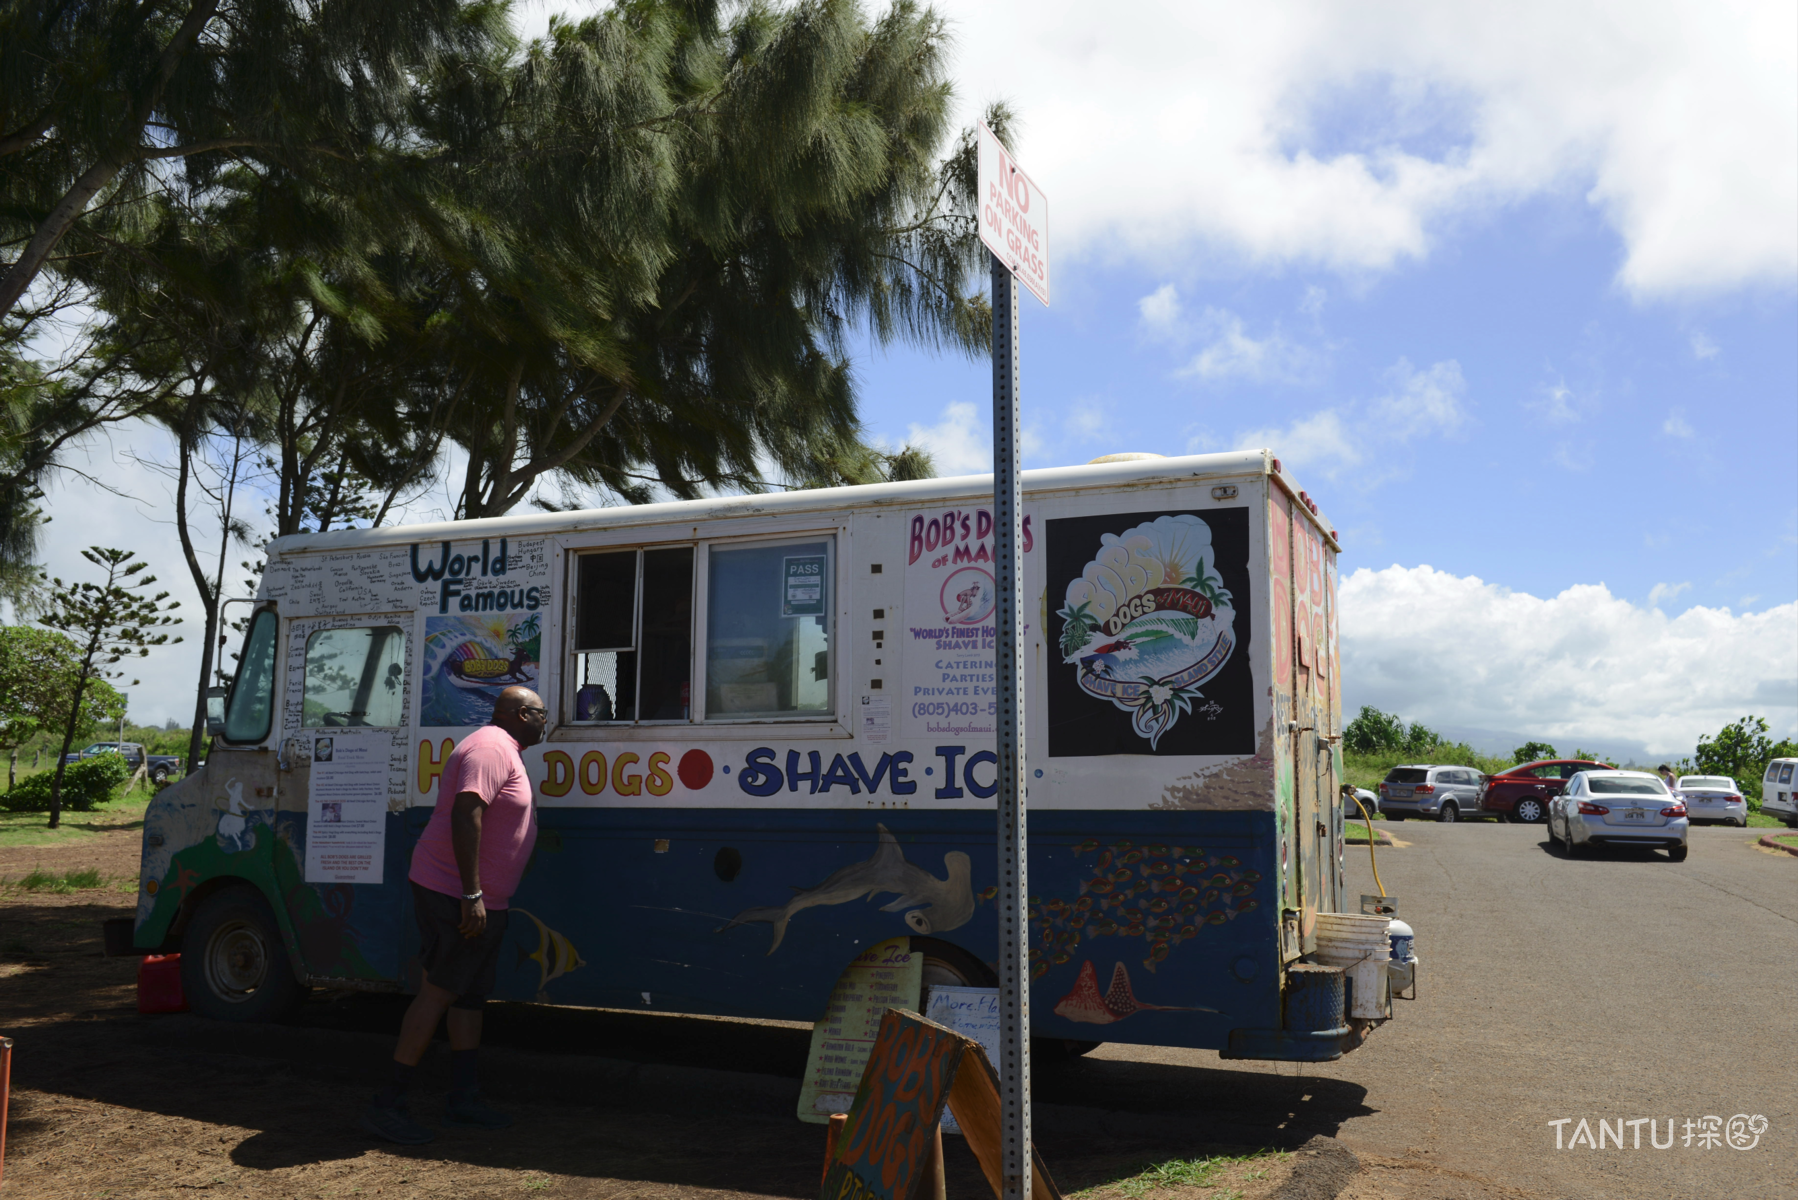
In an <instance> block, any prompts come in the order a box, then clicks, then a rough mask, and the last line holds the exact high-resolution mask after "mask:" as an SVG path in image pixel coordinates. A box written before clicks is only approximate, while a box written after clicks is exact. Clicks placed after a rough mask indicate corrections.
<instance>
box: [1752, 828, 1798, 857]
mask: <svg viewBox="0 0 1798 1200" xmlns="http://www.w3.org/2000/svg"><path fill="white" fill-rule="evenodd" d="M1775 836H1777V835H1775V834H1771V833H1769V834H1767V835H1766V836H1765V837H1763V838H1761V845H1763V846H1770V847H1772V848H1773V849H1775V850H1784V851H1785V852H1786V853H1787V854H1798V846H1788V845H1786V844H1785V843H1784V842H1776V841H1774V840H1773V839H1774V837H1775Z"/></svg>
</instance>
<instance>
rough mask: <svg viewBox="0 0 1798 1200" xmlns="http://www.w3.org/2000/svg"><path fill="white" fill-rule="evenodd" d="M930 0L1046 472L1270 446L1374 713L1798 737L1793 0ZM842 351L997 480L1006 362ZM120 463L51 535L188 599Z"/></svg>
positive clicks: (1603, 746)
mask: <svg viewBox="0 0 1798 1200" xmlns="http://www.w3.org/2000/svg"><path fill="white" fill-rule="evenodd" d="M594 7H595V5H593V4H587V3H580V2H561V3H528V4H522V5H520V6H519V7H518V8H517V9H516V13H517V17H518V20H519V23H520V26H521V28H522V29H523V30H524V31H525V32H526V33H527V34H533V35H534V34H540V33H542V32H543V31H544V30H545V29H546V28H547V25H548V22H549V20H550V18H551V15H552V14H553V13H558V12H560V13H567V14H571V15H580V14H581V13H583V12H586V11H591V9H592V8H594ZM937 7H938V8H939V10H941V11H942V12H943V13H944V14H945V15H946V16H947V17H948V18H949V20H950V22H951V30H952V37H953V46H952V50H951V54H950V61H951V73H952V76H953V78H954V80H955V84H956V89H957V96H958V105H959V108H958V111H957V113H956V118H955V119H956V124H957V125H958V126H960V125H965V124H966V123H968V122H969V121H971V120H972V119H973V118H974V117H975V116H976V115H977V114H978V113H979V112H980V111H981V109H982V108H983V107H984V106H985V104H987V103H988V102H990V101H992V100H996V99H1004V100H1007V101H1009V102H1010V103H1012V104H1013V105H1014V107H1015V108H1016V110H1017V111H1018V113H1019V114H1020V116H1021V118H1022V132H1021V136H1020V139H1019V142H1018V145H1017V147H1016V148H1017V151H1018V157H1019V161H1020V162H1021V164H1022V165H1023V166H1024V167H1025V169H1026V170H1028V171H1029V172H1030V174H1031V176H1032V177H1033V178H1034V179H1035V180H1036V181H1037V182H1038V183H1039V184H1040V185H1041V186H1042V188H1043V189H1044V191H1045V192H1046V193H1047V195H1048V198H1049V202H1050V218H1049V228H1050V237H1051V246H1052V254H1053V261H1054V294H1055V304H1054V307H1053V308H1052V309H1048V310H1045V309H1043V308H1041V307H1040V306H1038V305H1037V304H1036V302H1035V301H1034V300H1032V299H1029V298H1026V299H1025V300H1024V302H1023V304H1024V312H1023V338H1024V345H1023V353H1024V365H1023V375H1022V378H1023V384H1024V393H1023V395H1024V405H1025V428H1026V434H1027V438H1028V445H1027V462H1028V465H1031V466H1049V465H1060V464H1066V463H1073V462H1083V461H1085V460H1087V459H1089V458H1091V457H1093V456H1095V455H1098V454H1102V453H1109V452H1113V451H1118V450H1154V451H1159V452H1163V453H1179V452H1184V451H1188V450H1193V451H1199V450H1211V449H1217V450H1222V449H1232V448H1239V447H1247V446H1263V445H1265V446H1270V447H1272V448H1273V449H1274V450H1275V452H1276V453H1277V454H1278V455H1279V456H1280V457H1281V459H1282V460H1283V462H1284V463H1286V464H1287V465H1288V467H1290V468H1291V469H1292V470H1293V472H1294V473H1295V474H1296V475H1297V477H1298V478H1299V480H1300V481H1301V482H1302V483H1303V485H1304V486H1305V487H1306V488H1307V489H1308V490H1310V491H1311V492H1312V494H1313V495H1315V496H1316V497H1318V499H1319V500H1320V502H1321V503H1322V505H1323V507H1324V510H1325V512H1326V513H1327V514H1328V515H1329V516H1330V517H1331V518H1332V520H1333V522H1334V524H1335V526H1336V528H1337V529H1338V530H1339V531H1340V533H1341V535H1342V539H1343V542H1344V547H1345V549H1344V554H1343V558H1342V561H1341V566H1342V570H1343V574H1344V581H1345V582H1344V587H1343V602H1342V625H1343V651H1344V681H1345V690H1346V694H1347V698H1348V700H1349V702H1350V703H1351V705H1354V704H1361V703H1372V704H1377V705H1379V706H1380V707H1382V708H1386V709H1389V710H1395V711H1398V712H1399V713H1401V714H1402V715H1404V716H1406V717H1407V718H1410V719H1421V720H1424V721H1426V722H1428V723H1429V724H1430V725H1432V726H1434V727H1437V728H1440V729H1445V730H1448V731H1450V732H1454V733H1456V734H1458V735H1461V736H1466V737H1468V738H1470V739H1472V740H1474V741H1475V742H1476V744H1479V745H1482V746H1484V747H1487V748H1494V749H1498V748H1508V747H1510V746H1513V745H1516V744H1517V743H1518V742H1519V741H1521V740H1523V739H1525V738H1545V739H1548V740H1550V741H1553V742H1556V743H1557V744H1560V743H1565V744H1564V745H1562V746H1561V748H1562V749H1564V750H1572V749H1573V748H1575V747H1576V746H1580V747H1584V748H1587V749H1594V750H1599V751H1602V752H1605V753H1608V754H1614V755H1618V756H1626V755H1632V754H1633V755H1654V756H1657V757H1659V756H1677V755H1679V754H1689V753H1690V752H1691V749H1692V747H1693V745H1694V744H1695V742H1696V740H1697V738H1698V736H1699V734H1701V733H1705V732H1713V731H1715V730H1716V729H1718V728H1719V727H1720V726H1721V725H1723V724H1724V723H1725V722H1727V721H1730V720H1734V719H1735V718H1737V717H1739V716H1742V715H1744V714H1745V713H1750V712H1753V713H1759V714H1762V715H1764V716H1766V717H1768V718H1769V719H1770V720H1771V721H1772V722H1773V725H1774V729H1775V732H1776V733H1778V734H1783V735H1786V736H1798V7H1795V6H1793V5H1792V4H1790V3H1789V2H1779V0H1771V2H1768V0H1678V2H1672V0H1627V2H1623V0H1584V2H1582V3H1569V2H1567V0H1511V2H1510V3H1507V4H1504V5H1469V4H1460V5H1446V4H1441V3H1439V2H1432V0H1363V2H1361V3H1357V4H1354V5H1331V4H1311V3H1293V2H1281V0H1268V2H1266V3H1262V4H1256V5H1243V4H1240V3H1233V2H1224V0H1189V2H1187V3H1183V4H1180V5H1174V6H1170V5H1163V4H1150V3H1146V2H1137V3H1133V2H1128V0H1119V2H1117V3H1113V4H1111V5H1107V6H1105V7H1104V9H1103V19H1102V20H1100V19H1099V17H1098V16H1097V15H1096V14H1097V13H1098V12H1099V10H1096V9H1095V8H1094V7H1093V6H1092V5H1091V4H1090V2H1089V0H1031V2H1030V3H1025V2H1024V0H979V2H976V0H946V2H944V3H940V4H938V5H937ZM855 365H856V371H857V376H858V379H859V381H860V386H861V395H862V404H863V413H864V418H865V421H866V423H867V425H868V427H869V429H870V431H871V432H873V433H874V434H876V435H878V436H881V437H883V438H885V439H887V440H888V441H889V442H891V443H893V444H898V443H900V442H904V441H918V442H921V443H922V444H924V445H927V446H929V447H930V448H931V449H932V450H933V451H934V452H935V453H936V455H937V458H938V462H939V467H940V468H941V469H942V471H943V472H944V473H945V474H947V473H959V472H964V471H977V470H985V469H987V464H989V463H990V457H989V455H990V437H989V433H988V431H989V429H990V420H989V417H988V412H989V406H990V403H991V384H990V374H989V368H988V367H987V365H986V363H985V362H984V361H980V362H970V361H967V360H963V359H953V358H941V357H933V356H928V355H923V354H919V353H917V352H914V351H911V350H909V349H907V348H905V347H887V348H884V349H876V348H873V347H866V346H864V347H863V348H862V351H861V352H860V353H858V355H857V362H856V364H855ZM130 451H136V452H137V453H139V454H140V455H143V456H145V457H149V458H157V457H159V456H160V457H166V447H163V446H160V445H159V443H158V442H157V435H154V434H149V433H146V432H144V431H132V430H127V431H123V432H121V434H119V435H118V436H116V437H114V438H113V439H112V440H111V441H110V442H109V443H98V444H96V445H94V446H92V447H90V448H89V449H88V451H87V453H88V455H89V459H88V461H87V463H85V464H83V465H85V466H86V467H87V468H88V469H90V470H91V471H93V472H94V473H96V474H98V475H102V476H104V477H106V478H108V479H110V480H112V481H114V483H115V484H116V485H117V486H119V487H121V488H122V489H123V490H124V491H125V492H127V493H129V495H128V496H126V497H121V496H116V495H108V494H106V493H103V492H99V491H96V490H94V489H92V488H91V487H86V486H84V485H82V484H80V483H79V482H69V483H65V484H64V485H63V486H61V487H58V488H56V489H54V490H53V492H52V503H53V512H54V513H55V515H56V519H57V520H58V522H59V525H58V526H56V527H53V529H54V528H63V529H70V528H80V529H82V530H83V531H84V532H85V531H86V530H88V529H100V528H103V529H108V530H111V531H113V532H112V534H111V535H110V536H111V538H112V541H113V544H131V545H137V546H139V547H141V548H142V549H143V550H144V551H145V553H146V554H148V555H150V556H152V557H153V558H154V559H156V560H157V561H161V562H166V565H167V568H168V569H167V570H164V571H163V572H162V574H163V578H164V582H165V584H167V585H169V586H170V587H171V589H172V590H174V591H175V592H176V593H177V595H181V594H183V592H184V591H185V590H186V585H185V580H184V578H183V577H184V575H185V572H183V571H181V570H180V569H179V557H178V553H179V552H178V550H177V548H176V543H175V539H174V537H173V532H172V529H171V528H170V525H169V520H170V516H169V512H168V507H169V506H168V502H167V485H166V482H165V481H164V480H162V479H161V478H160V477H158V476H156V475H154V474H153V473H151V472H148V471H146V470H144V469H143V468H141V467H139V466H137V465H136V464H135V463H134V462H133V461H132V459H131V458H130V457H129V452H130ZM455 466H456V464H455V463H454V462H451V463H448V464H446V468H447V470H448V471H450V472H453V471H454V469H455ZM442 504H443V499H442V497H441V496H440V495H437V496H427V497H425V498H424V499H423V500H421V501H420V503H419V504H417V505H414V506H413V510H412V511H411V512H410V513H408V514H406V515H407V516H408V517H409V518H410V519H430V518H431V517H433V516H435V515H436V514H437V512H438V511H439V510H440V509H441V507H442ZM120 537H129V539H130V540H129V541H119V540H118V539H119V538H120ZM86 540H88V539H87V537H85V536H83V537H81V538H71V539H67V544H64V540H63V539H60V538H57V537H55V536H53V537H52V538H51V539H50V544H49V545H48V546H47V547H46V550H47V557H48V559H49V565H50V566H51V568H52V569H53V570H55V571H58V572H60V573H62V574H64V575H65V576H67V575H69V574H71V573H80V572H81V571H82V564H81V563H80V562H79V560H77V559H75V558H74V550H75V546H76V544H77V543H79V542H85V541H86ZM190 607H193V606H192V605H190ZM192 653H193V647H191V646H186V647H182V648H176V649H174V650H170V651H164V652H159V653H158V654H157V655H156V656H154V658H153V660H151V661H150V662H148V663H147V664H146V665H147V668H148V669H147V671H146V674H148V675H150V676H151V677H152V679H151V682H147V683H146V684H145V686H144V687H143V688H142V689H141V692H140V696H141V698H142V704H141V705H140V704H139V702H138V700H136V699H134V701H133V713H134V715H138V716H161V715H172V716H180V717H183V718H185V716H186V715H187V712H186V708H185V704H186V697H187V696H188V695H189V694H190V693H189V691H188V689H189V686H190V685H189V683H188V680H189V679H191V677H192V671H193V669H194V668H193V666H191V665H189V659H190V658H191V657H192ZM1513 739H1515V740H1513Z"/></svg>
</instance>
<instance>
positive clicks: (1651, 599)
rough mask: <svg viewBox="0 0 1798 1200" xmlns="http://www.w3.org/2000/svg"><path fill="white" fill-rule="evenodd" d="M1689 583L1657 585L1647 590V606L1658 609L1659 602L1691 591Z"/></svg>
mask: <svg viewBox="0 0 1798 1200" xmlns="http://www.w3.org/2000/svg"><path fill="white" fill-rule="evenodd" d="M1691 587H1692V585H1691V584H1690V583H1657V584H1655V585H1654V586H1653V587H1651V588H1649V589H1648V606H1649V607H1650V608H1659V607H1660V606H1661V601H1663V600H1671V599H1673V598H1674V597H1675V596H1677V595H1679V594H1680V593H1681V592H1684V591H1689V590H1691Z"/></svg>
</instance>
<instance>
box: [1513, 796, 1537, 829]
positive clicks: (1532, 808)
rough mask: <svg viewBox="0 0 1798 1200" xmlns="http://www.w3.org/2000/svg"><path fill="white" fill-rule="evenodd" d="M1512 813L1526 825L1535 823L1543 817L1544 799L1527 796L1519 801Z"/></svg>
mask: <svg viewBox="0 0 1798 1200" xmlns="http://www.w3.org/2000/svg"><path fill="white" fill-rule="evenodd" d="M1511 815H1512V816H1513V817H1515V818H1516V819H1517V820H1519V821H1521V822H1523V823H1524V824H1525V825H1534V824H1535V823H1536V822H1538V821H1540V820H1541V819H1542V816H1543V813H1542V801H1540V800H1538V799H1536V798H1535V797H1534V796H1525V797H1524V798H1523V799H1521V800H1519V801H1518V802H1517V807H1516V809H1514V810H1513V811H1512V813H1511Z"/></svg>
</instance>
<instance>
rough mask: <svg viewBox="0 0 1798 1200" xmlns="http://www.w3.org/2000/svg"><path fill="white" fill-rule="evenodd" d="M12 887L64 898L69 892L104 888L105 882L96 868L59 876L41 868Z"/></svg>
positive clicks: (72, 871) (66, 872) (65, 872)
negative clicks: (50, 893)
mask: <svg viewBox="0 0 1798 1200" xmlns="http://www.w3.org/2000/svg"><path fill="white" fill-rule="evenodd" d="M13 886H14V887H16V888H18V889H19V890H20V891H24V892H52V893H54V894H56V895H59V896H66V895H68V894H69V893H70V892H76V891H82V890H85V889H91V888H100V887H105V886H106V880H105V878H104V877H103V876H102V875H101V874H100V869H99V868H98V867H88V868H86V869H84V870H70V871H64V872H63V873H62V874H61V875H58V874H57V873H56V872H54V871H46V870H44V869H43V868H42V867H33V868H32V869H31V873H30V874H29V875H26V876H25V877H24V878H23V879H21V880H19V881H18V882H17V883H15V884H13Z"/></svg>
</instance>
